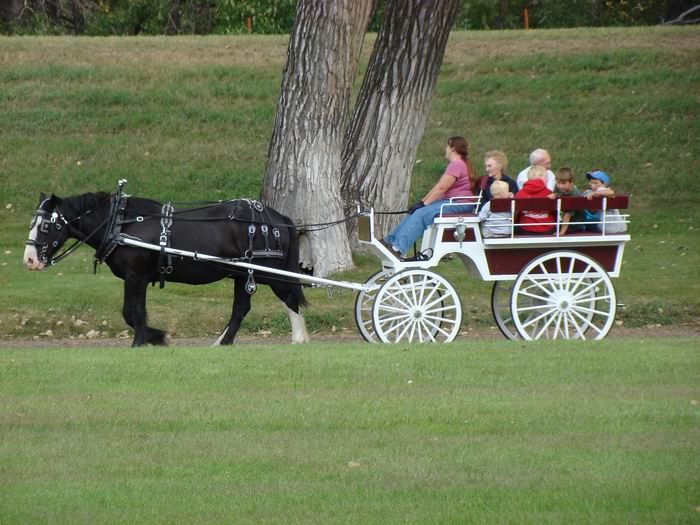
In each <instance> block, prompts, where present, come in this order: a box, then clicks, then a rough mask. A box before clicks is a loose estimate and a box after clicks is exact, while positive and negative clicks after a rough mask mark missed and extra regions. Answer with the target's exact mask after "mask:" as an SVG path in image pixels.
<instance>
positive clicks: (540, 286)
mask: <svg viewBox="0 0 700 525" xmlns="http://www.w3.org/2000/svg"><path fill="white" fill-rule="evenodd" d="M527 280H528V282H530V283H532V284H533V285H534V286H528V290H529V289H530V288H534V287H535V286H536V287H537V288H539V289H540V290H542V291H543V292H544V293H546V294H547V295H551V294H552V292H553V291H554V290H548V289H547V288H545V287H544V286H542V284H540V282H539V281H538V280H537V279H534V278H533V277H530V276H529V275H528V276H527ZM521 292H522V290H521V291H520V292H518V293H521Z"/></svg>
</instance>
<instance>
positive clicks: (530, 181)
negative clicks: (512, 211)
mask: <svg viewBox="0 0 700 525" xmlns="http://www.w3.org/2000/svg"><path fill="white" fill-rule="evenodd" d="M546 179H547V170H546V168H544V167H543V166H532V167H531V168H530V170H529V171H528V172H527V182H526V183H525V184H523V188H522V189H521V190H520V191H519V192H518V193H516V194H515V198H516V199H522V198H533V197H549V195H550V194H551V193H552V192H551V191H550V190H549V188H547V183H546ZM556 222H557V218H556V215H555V214H554V211H551V210H524V211H521V212H520V215H519V217H518V223H520V231H522V232H523V233H536V234H539V235H549V234H551V233H554V227H555V224H554V223H556Z"/></svg>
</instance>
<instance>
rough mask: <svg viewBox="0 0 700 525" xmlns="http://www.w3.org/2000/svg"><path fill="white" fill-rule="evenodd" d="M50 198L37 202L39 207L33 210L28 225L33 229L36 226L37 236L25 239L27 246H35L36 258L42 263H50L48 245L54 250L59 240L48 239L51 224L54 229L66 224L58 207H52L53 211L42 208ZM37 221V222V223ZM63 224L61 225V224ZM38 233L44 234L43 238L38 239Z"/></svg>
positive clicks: (61, 227)
mask: <svg viewBox="0 0 700 525" xmlns="http://www.w3.org/2000/svg"><path fill="white" fill-rule="evenodd" d="M50 200H51V199H44V200H43V201H42V202H41V204H39V207H38V208H37V210H36V211H35V212H34V215H32V220H31V223H30V225H29V230H30V231H31V230H33V229H34V227H35V226H36V229H37V238H36V239H32V238H29V239H27V242H26V243H25V244H26V245H28V246H34V247H36V248H37V258H38V259H39V262H41V263H42V264H45V265H47V264H50V263H51V262H53V261H49V247H51V248H53V249H54V250H55V249H56V248H58V246H59V245H60V242H59V240H54V241H51V240H50V239H49V234H50V232H51V225H52V224H53V225H54V228H55V229H56V231H61V230H62V229H63V225H67V224H68V220H66V218H65V217H64V216H63V214H62V213H61V212H60V210H59V209H58V208H54V211H52V212H49V211H47V210H45V209H44V205H45V204H46V203H47V202H49V201H50ZM37 223H38V224H37ZM62 224H63V225H62ZM39 234H41V235H42V236H44V237H45V238H44V239H42V240H40V239H39Z"/></svg>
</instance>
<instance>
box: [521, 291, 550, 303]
mask: <svg viewBox="0 0 700 525" xmlns="http://www.w3.org/2000/svg"><path fill="white" fill-rule="evenodd" d="M518 295H524V296H525V297H530V298H531V299H537V300H538V301H544V302H545V303H550V302H551V300H550V299H549V297H542V296H541V295H535V294H534V293H529V292H525V291H523V290H519V291H518Z"/></svg>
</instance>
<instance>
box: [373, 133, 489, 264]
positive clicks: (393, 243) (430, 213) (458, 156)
mask: <svg viewBox="0 0 700 525" xmlns="http://www.w3.org/2000/svg"><path fill="white" fill-rule="evenodd" d="M445 158H446V159H447V160H448V161H449V162H450V163H449V164H448V165H447V169H446V170H445V173H443V174H442V177H440V180H438V181H437V183H436V184H435V186H433V187H432V189H431V190H430V191H429V192H428V193H427V194H426V195H425V197H423V198H422V199H421V200H419V201H418V202H417V203H416V204H414V205H413V206H411V207H410V208H409V210H408V215H407V216H406V217H405V218H404V219H403V220H402V221H401V222H400V223H399V224H398V226H396V228H394V230H393V231H392V232H391V233H390V234H389V235H387V236H386V237H384V240H383V242H384V244H385V245H387V246H388V247H390V248H391V249H392V250H393V251H394V252H396V253H398V254H400V255H401V257H405V256H406V254H407V253H408V250H409V249H410V248H411V246H412V245H413V243H414V242H416V241H417V240H418V238H419V237H420V236H421V234H422V233H423V231H424V230H425V229H426V228H427V227H428V226H429V225H430V224H432V222H433V219H435V217H437V216H438V215H439V213H440V207H441V206H442V205H443V204H446V203H448V202H449V201H450V199H451V198H452V197H468V196H471V195H474V192H473V188H474V187H475V185H474V181H475V178H476V177H475V174H474V169H473V168H472V165H471V162H470V161H469V145H468V144H467V141H466V140H465V139H464V137H451V138H450V139H449V140H448V141H447V145H446V146H445ZM449 211H450V212H460V213H464V212H472V211H474V206H473V205H471V204H470V205H463V206H455V207H450V208H449Z"/></svg>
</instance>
